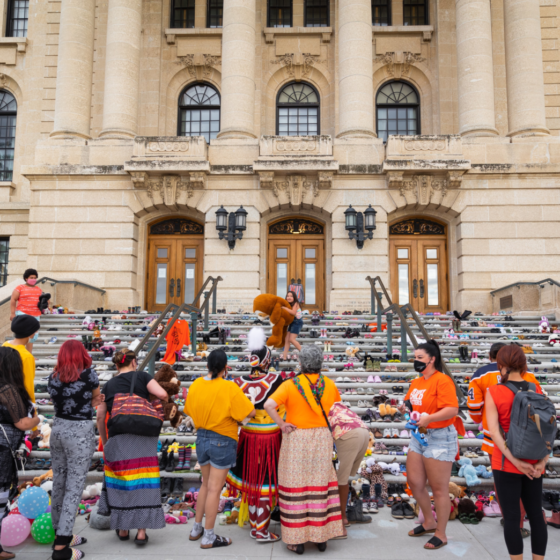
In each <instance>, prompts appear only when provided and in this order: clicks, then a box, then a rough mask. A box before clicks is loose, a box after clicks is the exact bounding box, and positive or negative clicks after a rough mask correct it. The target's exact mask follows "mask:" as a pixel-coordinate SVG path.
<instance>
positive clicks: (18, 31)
mask: <svg viewBox="0 0 560 560" xmlns="http://www.w3.org/2000/svg"><path fill="white" fill-rule="evenodd" d="M28 18H29V0H9V3H8V20H7V24H6V37H27V20H28Z"/></svg>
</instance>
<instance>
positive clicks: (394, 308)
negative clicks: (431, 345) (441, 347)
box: [366, 276, 465, 403]
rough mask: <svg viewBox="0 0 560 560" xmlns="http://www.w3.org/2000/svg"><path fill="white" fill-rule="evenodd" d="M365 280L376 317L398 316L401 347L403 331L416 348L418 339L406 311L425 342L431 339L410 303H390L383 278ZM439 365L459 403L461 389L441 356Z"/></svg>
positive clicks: (389, 333)
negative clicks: (377, 285) (386, 305)
mask: <svg viewBox="0 0 560 560" xmlns="http://www.w3.org/2000/svg"><path fill="white" fill-rule="evenodd" d="M366 280H368V281H369V283H370V285H371V289H372V292H371V293H372V296H373V297H374V298H375V299H376V300H377V315H378V318H380V317H381V315H382V314H384V315H386V314H387V313H393V312H394V313H396V314H397V315H398V317H399V319H400V322H401V345H402V348H406V346H407V345H406V344H403V342H402V338H403V334H405V333H406V335H407V336H408V338H410V341H411V342H412V346H413V347H414V348H418V340H416V336H414V333H413V332H412V329H411V328H410V325H409V324H408V321H407V319H406V313H410V314H411V316H412V319H413V320H414V322H415V323H416V326H417V327H418V328H419V329H420V332H421V333H422V336H423V337H424V339H425V340H426V342H428V341H429V340H432V337H431V336H430V335H429V334H428V331H427V330H426V329H425V328H424V324H423V323H422V321H421V320H420V318H419V317H418V315H417V313H416V311H414V309H413V308H412V305H410V303H407V304H405V305H402V306H401V305H399V304H398V303H391V298H390V297H389V294H388V293H387V290H386V288H385V285H384V284H383V280H382V279H381V278H380V277H379V276H376V277H375V278H371V277H370V276H368V277H367V278H366ZM376 282H379V285H380V286H381V289H382V290H383V293H384V294H385V297H386V298H387V301H388V302H389V306H388V307H386V308H385V309H383V304H382V302H381V296H380V294H378V293H377V290H376V289H375V283H376ZM403 311H404V313H403ZM390 322H391V323H392V321H390ZM388 323H389V321H388ZM403 328H404V331H405V333H404V332H403ZM377 330H378V332H381V326H380V325H379V326H378V327H377ZM392 335H393V333H392V329H391V332H389V329H388V330H387V337H389V336H392ZM387 349H388V348H387ZM401 354H402V352H401ZM403 357H406V359H407V360H408V354H405V355H404V356H403V355H401V358H403ZM441 366H442V369H443V372H442V373H445V375H447V376H448V377H449V378H451V380H452V381H453V384H454V385H455V392H456V393H457V398H458V400H459V403H461V402H462V401H464V399H465V396H464V395H463V393H462V391H461V389H460V388H459V386H458V385H457V383H456V381H455V379H454V378H453V376H452V375H451V372H450V371H449V368H448V367H447V364H446V363H445V362H444V361H443V358H442V360H441Z"/></svg>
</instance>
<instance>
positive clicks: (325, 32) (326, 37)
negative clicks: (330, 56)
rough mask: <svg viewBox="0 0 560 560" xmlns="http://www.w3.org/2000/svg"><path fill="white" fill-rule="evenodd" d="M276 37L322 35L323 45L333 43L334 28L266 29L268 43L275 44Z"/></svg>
mask: <svg viewBox="0 0 560 560" xmlns="http://www.w3.org/2000/svg"><path fill="white" fill-rule="evenodd" d="M276 35H320V36H321V40H322V42H323V43H330V42H331V35H332V27H265V28H264V37H265V40H266V42H267V43H269V44H272V43H274V37H275V36H276Z"/></svg>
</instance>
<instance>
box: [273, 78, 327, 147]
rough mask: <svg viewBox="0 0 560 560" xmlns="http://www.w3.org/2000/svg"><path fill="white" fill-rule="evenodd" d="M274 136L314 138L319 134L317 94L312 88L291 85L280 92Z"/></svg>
mask: <svg viewBox="0 0 560 560" xmlns="http://www.w3.org/2000/svg"><path fill="white" fill-rule="evenodd" d="M276 123H277V124H276V134H278V135H279V136H314V135H317V134H319V94H318V93H317V91H316V90H315V88H313V87H312V86H310V85H308V84H303V83H292V84H288V85H287V86H285V87H284V88H283V89H281V90H280V93H279V94H278V101H277V118H276Z"/></svg>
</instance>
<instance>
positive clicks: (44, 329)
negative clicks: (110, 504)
mask: <svg viewBox="0 0 560 560" xmlns="http://www.w3.org/2000/svg"><path fill="white" fill-rule="evenodd" d="M84 317H85V315H84V314H77V315H45V316H43V317H42V320H41V330H40V333H39V341H38V342H37V343H36V344H35V345H34V351H33V353H34V355H35V358H36V365H37V371H36V379H35V386H36V398H37V401H39V400H42V399H49V395H48V394H47V393H46V381H47V378H48V376H49V374H50V373H51V371H52V368H53V366H54V365H55V363H56V354H57V352H58V349H59V348H60V345H61V344H62V343H63V342H64V341H66V340H68V339H69V338H73V337H74V338H77V339H78V340H82V336H86V337H87V336H91V335H92V331H88V330H87V328H86V327H83V326H82V321H83V319H84ZM91 317H92V318H93V319H94V320H99V321H101V320H103V319H105V321H106V327H105V328H107V329H111V330H102V333H101V334H102V336H103V337H104V340H105V341H106V344H110V345H113V346H116V347H117V348H125V347H127V346H128V345H129V344H130V342H131V341H132V340H134V339H137V338H142V337H143V336H144V334H145V331H146V330H147V325H148V324H149V323H150V322H151V321H152V320H153V319H154V318H155V317H157V315H156V314H147V315H146V314H125V315H121V316H120V317H121V318H118V319H117V318H112V317H115V316H114V315H111V314H104V315H91ZM184 318H186V319H190V317H188V316H185V317H184ZM421 319H422V321H423V324H424V327H425V328H426V329H427V331H428V333H429V334H430V336H432V337H433V338H436V339H437V340H438V342H440V344H441V345H442V355H443V358H444V360H445V361H446V362H447V365H448V368H449V370H450V371H451V373H452V375H453V377H454V378H455V380H456V382H457V384H458V386H459V387H460V388H461V390H462V391H463V392H464V393H466V389H467V387H468V380H465V376H470V375H472V373H474V371H475V370H476V369H477V368H478V367H480V366H481V365H482V363H476V362H475V363H460V362H459V363H457V362H454V361H453V360H456V359H457V360H458V359H459V345H460V344H466V345H468V350H469V355H470V354H471V352H472V351H476V352H477V353H478V358H477V360H478V361H479V362H482V361H483V360H484V359H486V358H487V357H488V350H489V348H490V345H491V344H492V343H494V342H497V341H502V340H503V341H504V342H509V341H511V340H515V339H517V340H518V341H519V342H520V343H521V344H524V345H531V346H532V348H533V352H534V353H533V354H530V355H528V356H527V357H528V358H532V359H534V360H537V361H538V362H540V363H538V364H531V365H530V366H529V370H530V371H532V372H534V373H535V375H537V377H538V379H539V380H540V381H541V382H542V386H543V389H544V390H545V391H546V392H547V393H548V395H549V397H550V398H551V400H552V401H553V402H554V403H555V405H556V407H557V408H558V409H559V415H560V348H554V347H550V346H549V345H548V342H547V339H548V335H541V334H540V333H539V332H538V324H539V321H540V317H537V316H533V317H531V316H524V317H514V318H509V317H508V319H509V320H506V317H505V316H503V315H500V316H474V315H471V316H470V317H469V318H468V319H467V320H466V321H463V322H462V331H463V332H462V333H457V336H460V337H463V338H460V339H458V340H456V339H450V338H448V337H447V334H446V332H447V331H448V330H449V329H450V328H451V326H452V325H451V321H452V319H453V317H452V316H444V315H442V316H421ZM549 320H550V322H551V323H552V324H554V323H555V321H554V318H553V317H550V318H549ZM256 321H257V317H256V315H254V314H250V313H246V314H243V313H239V314H214V315H210V321H209V323H210V324H209V330H210V331H211V330H212V329H214V328H215V327H217V326H220V328H229V329H230V331H231V335H230V336H229V337H228V340H227V345H226V350H227V354H228V356H229V357H230V359H229V362H230V365H231V366H232V371H231V375H233V376H237V375H240V374H241V373H242V371H241V369H242V368H243V369H244V371H249V369H250V367H249V364H248V363H247V362H243V361H238V360H239V359H242V358H243V357H244V356H247V351H246V350H245V348H246V346H245V342H246V335H247V333H248V331H249V330H250V329H251V327H253V326H254V324H255V322H256ZM475 323H477V324H476V325H475ZM372 324H376V317H374V316H373V315H359V316H355V315H334V314H325V318H324V319H322V320H321V321H320V324H318V325H312V324H311V317H310V316H309V315H304V327H303V329H302V332H301V335H300V337H299V340H300V342H301V343H302V344H320V345H321V347H323V348H324V345H325V343H326V342H327V341H329V342H330V344H331V349H330V350H325V352H324V354H325V356H327V359H326V360H325V362H324V370H323V373H324V374H325V375H327V376H328V377H330V378H331V379H333V380H335V382H336V385H337V386H338V388H339V391H340V393H341V396H342V400H343V401H345V402H347V403H350V404H351V407H352V410H353V411H354V412H356V413H358V414H359V415H364V414H366V411H367V410H368V409H371V410H372V411H375V410H376V407H374V406H373V398H374V397H375V395H377V394H378V393H379V390H386V391H387V393H388V397H389V399H394V402H395V403H397V404H398V402H402V400H403V398H404V395H405V394H406V392H407V390H408V386H409V384H410V380H411V379H414V377H415V376H416V373H415V372H414V370H413V367H412V363H411V362H409V361H408V360H407V359H402V362H382V363H381V366H380V369H381V371H377V372H367V371H365V368H364V366H363V364H362V363H361V362H358V361H354V362H352V361H351V359H350V358H349V357H348V356H347V354H346V349H347V348H349V347H352V346H358V347H359V348H360V350H361V351H367V352H368V353H369V354H370V355H372V356H373V357H374V358H378V359H380V360H386V359H387V334H386V332H381V333H379V334H378V333H376V332H369V331H366V332H364V331H363V329H362V326H363V325H366V327H367V328H369V327H368V325H372ZM484 324H485V325H486V326H481V325H484ZM409 325H410V327H411V328H412V330H413V332H414V334H415V336H417V337H420V338H421V333H420V332H419V329H418V327H417V325H416V324H415V323H414V322H413V321H410V322H409ZM262 326H263V328H264V330H265V332H267V334H269V333H270V324H269V323H268V322H266V323H265V324H263V325H262ZM348 328H350V329H357V330H358V331H359V336H357V337H355V338H345V337H343V335H344V334H345V332H346V330H347V329H348ZM112 329H114V330H112ZM322 329H326V333H327V335H326V337H325V338H310V333H311V331H312V330H314V331H317V333H321V330H322ZM496 331H497V332H496ZM399 332H400V325H399V321H398V317H395V321H394V322H393V333H397V334H393V355H394V357H397V358H400V356H398V355H397V354H398V353H399V352H400V348H401V344H400V335H399V334H398V333H399ZM202 334H203V333H201V332H200V331H199V332H198V333H197V336H198V341H201V340H202ZM53 337H54V338H56V340H54V339H53ZM522 337H523V338H522ZM51 339H52V340H51ZM115 339H118V340H120V341H121V342H120V343H118V344H112V341H114V340H115ZM49 341H50V342H49ZM220 347H223V345H222V344H218V339H217V336H216V337H213V338H211V342H210V344H208V350H212V349H214V348H220ZM230 348H231V349H232V350H231V351H229V349H230ZM234 349H235V351H234ZM239 350H241V351H239ZM407 351H408V358H411V357H412V351H413V348H412V346H411V345H410V344H409V345H408V347H407ZM91 355H92V357H93V360H94V361H93V365H94V366H95V367H96V370H97V372H98V374H99V375H100V376H108V375H110V372H111V371H114V370H113V367H114V366H113V364H112V362H111V361H110V358H109V360H108V361H106V360H105V358H104V355H103V352H101V351H92V352H91ZM161 355H162V356H163V352H162V353H161ZM290 356H292V357H293V352H290ZM274 357H278V358H280V357H281V353H277V352H276V351H275V352H274ZM158 363H159V362H156V370H157V367H158ZM178 366H179V367H178V371H177V373H178V375H179V378H180V379H181V385H182V386H183V387H186V388H188V387H189V386H190V385H191V383H192V381H193V380H194V379H196V378H197V377H198V376H200V375H204V374H205V373H206V367H205V362H204V361H190V362H189V361H181V362H180V363H179V364H178ZM296 367H297V362H296V361H295V360H293V359H290V360H288V361H286V362H283V361H280V363H279V366H278V368H277V371H285V372H287V373H289V372H291V371H294V370H295V368H296ZM327 369H328V371H327ZM388 370H389V371H388ZM390 370H393V371H390ZM394 370H397V371H394ZM376 375H377V376H379V377H380V378H381V382H380V383H379V382H377V383H375V382H371V381H370V382H368V378H370V376H376ZM370 380H371V378H370ZM104 383H106V381H105V380H101V384H104ZM401 388H402V389H401ZM401 391H402V392H401ZM364 405H365V406H364ZM181 409H182V407H181ZM39 413H40V414H43V415H47V418H48V415H53V414H54V408H53V406H52V405H48V404H40V405H39ZM460 414H461V415H462V417H463V421H464V424H465V428H466V430H471V431H473V432H474V433H475V434H476V433H478V426H477V425H476V424H474V423H473V422H472V421H471V420H470V417H469V416H468V413H467V412H466V406H465V402H463V403H462V406H461V411H460ZM49 421H52V420H49ZM368 425H369V426H370V428H371V429H372V430H373V429H375V428H379V429H380V430H381V431H382V432H383V431H384V430H385V429H387V428H388V429H397V430H398V432H399V434H400V432H401V431H402V430H404V426H405V422H404V421H394V422H386V421H371V422H368ZM168 428H169V426H166V425H164V428H163V430H162V432H165V430H166V429H168ZM160 439H161V440H162V441H165V440H168V441H169V442H171V441H172V440H176V441H177V442H179V443H180V444H189V443H195V441H196V436H195V435H193V434H177V435H165V434H164V433H162V435H161V436H160ZM378 441H381V442H383V443H384V444H385V445H386V446H408V445H409V443H410V439H408V438H406V439H405V438H401V437H395V438H382V439H380V440H378ZM459 442H460V448H461V451H462V454H463V453H464V452H466V450H467V448H479V447H481V445H482V440H481V439H478V438H475V439H473V438H470V439H469V438H465V439H460V440H459ZM555 443H556V445H560V441H556V442H555ZM95 457H96V458H101V457H102V454H101V453H96V454H95ZM372 457H373V458H374V459H376V460H377V461H384V462H386V463H391V462H397V463H400V464H403V463H405V462H406V455H404V454H401V455H395V454H393V455H392V454H379V455H376V454H374V455H372ZM49 458H50V453H49V451H48V450H45V451H32V453H31V456H30V459H29V460H30V461H31V464H33V463H34V462H36V460H37V459H45V460H48V459H49ZM472 462H473V464H474V465H475V466H476V465H485V466H486V465H489V459H488V457H487V456H483V457H477V458H472ZM195 464H196V451H195V452H193V455H192V459H191V465H192V466H194V465H195ZM549 464H550V466H552V467H553V468H554V469H555V470H557V471H558V472H559V474H560V458H551V460H550V463H549ZM48 468H50V467H49V466H48V464H47V466H46V467H44V470H38V469H37V468H33V467H31V468H30V469H27V470H26V471H25V472H20V478H22V479H28V478H30V477H34V476H39V475H41V474H42V473H44V472H45V470H47V469H48ZM162 476H169V477H172V478H177V477H179V478H183V479H184V480H185V482H188V483H189V486H193V485H194V486H197V483H200V472H199V471H190V472H187V473H184V472H182V473H167V472H162ZM385 478H386V480H387V482H397V483H398V482H401V483H402V482H404V481H405V477H404V475H402V474H401V475H397V476H393V475H388V474H386V475H385ZM101 479H102V472H98V471H91V472H90V473H89V475H88V481H92V482H93V481H98V480H101ZM452 480H453V481H454V482H456V483H458V484H465V480H464V479H462V478H458V477H454V478H453V479H452ZM481 481H482V484H483V485H491V484H493V479H492V478H489V479H481ZM545 486H547V487H558V486H560V477H559V478H546V479H545Z"/></svg>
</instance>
